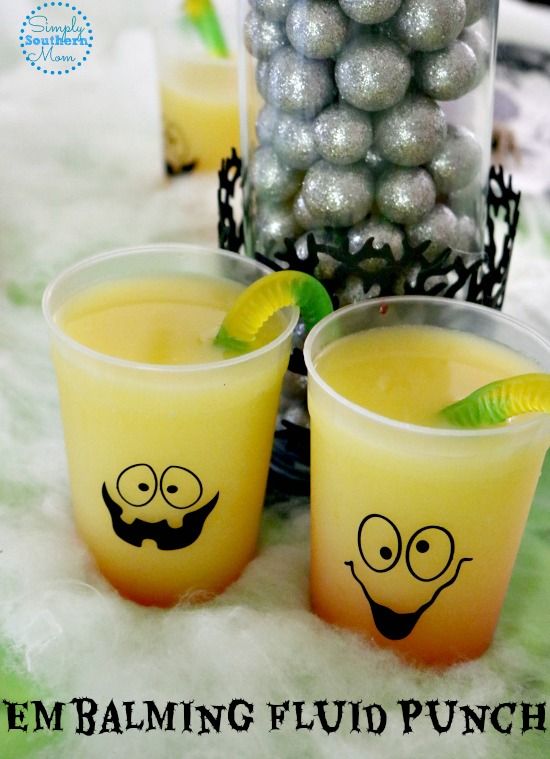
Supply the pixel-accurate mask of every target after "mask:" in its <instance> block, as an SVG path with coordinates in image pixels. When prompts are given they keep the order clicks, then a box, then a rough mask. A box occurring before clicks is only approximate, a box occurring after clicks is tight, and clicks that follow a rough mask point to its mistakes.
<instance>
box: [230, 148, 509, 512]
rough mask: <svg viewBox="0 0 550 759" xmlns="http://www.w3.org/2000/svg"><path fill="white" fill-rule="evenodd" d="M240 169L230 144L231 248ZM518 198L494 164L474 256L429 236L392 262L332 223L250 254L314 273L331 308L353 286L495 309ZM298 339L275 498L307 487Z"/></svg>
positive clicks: (385, 252)
mask: <svg viewBox="0 0 550 759" xmlns="http://www.w3.org/2000/svg"><path fill="white" fill-rule="evenodd" d="M241 169H242V164H241V160H240V158H239V156H238V155H237V153H236V151H235V150H233V151H232V154H231V157H229V158H228V159H226V160H225V161H223V162H222V167H221V169H220V171H219V189H218V206H219V221H218V236H219V244H220V247H222V248H224V249H225V250H232V251H234V252H235V253H243V252H244V251H243V248H244V233H243V225H242V222H240V223H239V222H237V221H236V217H237V216H238V214H236V213H235V211H236V208H235V204H236V203H237V202H238V201H237V198H236V190H237V189H238V188H239V186H240V178H241ZM519 202H520V193H518V192H516V191H515V190H513V189H512V179H511V177H505V176H504V172H503V170H502V168H500V167H498V168H497V167H492V168H491V171H490V174H489V184H488V194H487V219H486V229H485V246H484V250H483V251H481V252H480V253H477V254H472V253H461V252H459V251H454V250H451V249H450V248H448V249H446V250H444V251H443V252H442V253H440V254H439V255H437V257H435V258H434V257H426V256H425V255H424V253H425V251H426V250H427V249H428V248H429V245H430V241H429V240H426V241H425V242H423V243H422V244H421V245H418V246H416V247H412V246H410V245H409V244H408V243H407V241H406V240H404V242H403V255H402V256H401V257H400V259H399V260H398V261H397V260H396V259H395V257H394V256H393V255H392V251H391V249H390V247H389V246H388V245H385V246H382V247H374V246H373V239H368V240H367V241H366V242H365V244H364V245H363V246H362V248H360V249H359V250H358V251H356V252H354V253H350V250H349V242H348V237H347V235H346V234H339V233H338V230H334V229H332V230H325V231H326V236H324V238H323V242H320V241H319V239H318V237H317V236H315V235H314V234H313V233H311V234H308V235H307V238H305V239H306V243H305V244H304V243H303V240H302V242H299V241H297V240H293V239H286V240H285V248H284V250H280V251H276V252H274V253H272V254H271V255H270V257H269V258H268V257H267V256H265V255H262V254H260V253H256V254H255V257H256V258H257V259H258V260H260V261H262V262H263V263H264V264H266V265H267V266H269V267H271V268H272V269H274V270H279V269H286V268H290V269H296V270H298V271H304V272H306V273H308V274H312V275H313V276H315V277H316V278H317V279H319V280H320V281H321V282H322V283H323V285H324V286H325V287H326V289H327V290H328V292H329V294H330V296H331V298H332V300H333V303H334V307H335V308H338V307H340V306H342V305H345V304H346V303H349V302H350V288H351V297H352V299H353V300H354V301H357V300H364V299H366V298H370V297H387V296H391V295H437V296H440V297H445V298H460V299H461V300H467V301H470V302H472V303H479V304H481V305H484V306H488V307H490V308H497V309H500V308H501V307H502V303H503V301H504V295H505V291H506V283H507V279H508V272H509V268H510V260H511V256H512V248H513V244H514V239H515V236H516V231H517V226H518V221H519ZM497 223H498V224H499V229H498V231H497V229H496V227H497ZM303 340H304V335H303V330H301V329H300V325H298V328H297V329H296V332H295V335H294V348H293V351H292V355H291V358H290V363H289V369H288V372H287V374H286V377H285V382H284V386H283V394H282V403H281V409H280V414H279V421H278V426H277V431H276V433H275V443H274V447H273V455H272V460H271V472H270V481H269V492H270V493H271V494H272V495H273V494H275V497H278V496H281V495H283V496H288V495H305V494H307V493H308V490H309V429H308V414H307V405H306V376H305V375H306V370H305V365H304V361H303V356H302V346H303Z"/></svg>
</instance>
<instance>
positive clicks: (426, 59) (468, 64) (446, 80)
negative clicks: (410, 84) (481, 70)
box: [415, 40, 478, 100]
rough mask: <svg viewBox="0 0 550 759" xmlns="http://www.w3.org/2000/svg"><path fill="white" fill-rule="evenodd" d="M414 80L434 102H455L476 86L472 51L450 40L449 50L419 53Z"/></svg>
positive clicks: (475, 63) (464, 44)
mask: <svg viewBox="0 0 550 759" xmlns="http://www.w3.org/2000/svg"><path fill="white" fill-rule="evenodd" d="M415 78H416V81H417V84H418V86H419V87H420V89H421V90H423V91H424V92H425V93H426V95H429V96H430V97H432V98H435V99H436V100H456V99H458V98H460V97H462V96H463V95H465V94H466V93H467V92H470V90H471V89H473V88H474V87H475V85H476V82H477V79H478V63H477V58H476V56H475V54H474V51H473V50H472V48H471V47H470V46H469V45H467V44H466V43H465V42H460V40H453V42H451V44H450V45H449V46H448V47H444V48H443V49H442V50H436V51H435V52H433V53H419V54H418V55H417V57H416V60H415Z"/></svg>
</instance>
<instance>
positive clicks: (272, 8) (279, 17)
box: [252, 0, 294, 21]
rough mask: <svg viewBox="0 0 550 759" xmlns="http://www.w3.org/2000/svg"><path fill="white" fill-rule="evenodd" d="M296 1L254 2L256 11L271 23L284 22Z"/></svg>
mask: <svg viewBox="0 0 550 759" xmlns="http://www.w3.org/2000/svg"><path fill="white" fill-rule="evenodd" d="M293 2H294V0H253V2H252V5H254V7H255V8H256V10H258V11H260V13H263V15H264V16H265V17H266V18H268V19H269V20H270V21H284V20H285V18H286V16H287V13H288V11H289V10H290V7H291V5H292V3H293Z"/></svg>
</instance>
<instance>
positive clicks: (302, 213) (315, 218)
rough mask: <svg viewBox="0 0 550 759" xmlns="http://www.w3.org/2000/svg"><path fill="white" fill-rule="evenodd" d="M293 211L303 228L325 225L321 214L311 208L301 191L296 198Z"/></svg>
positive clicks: (309, 228) (315, 227)
mask: <svg viewBox="0 0 550 759" xmlns="http://www.w3.org/2000/svg"><path fill="white" fill-rule="evenodd" d="M293 211H294V217H295V219H296V221H297V222H298V224H299V225H300V226H301V227H302V229H307V230H312V229H317V228H319V227H322V226H323V219H322V218H321V215H320V214H314V213H312V212H311V211H310V210H309V208H308V207H307V205H306V201H305V200H304V196H303V195H302V193H301V192H299V193H298V195H296V198H295V199H294V205H293Z"/></svg>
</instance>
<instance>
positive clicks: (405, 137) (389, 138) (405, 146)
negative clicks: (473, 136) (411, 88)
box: [375, 94, 447, 166]
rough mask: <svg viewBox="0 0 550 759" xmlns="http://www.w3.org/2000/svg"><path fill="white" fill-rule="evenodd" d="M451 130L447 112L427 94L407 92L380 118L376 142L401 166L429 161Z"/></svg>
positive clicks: (388, 157)
mask: <svg viewBox="0 0 550 759" xmlns="http://www.w3.org/2000/svg"><path fill="white" fill-rule="evenodd" d="M446 134H447V122H446V120H445V114H444V113H443V111H442V110H441V108H440V107H439V105H438V104H437V103H436V102H435V101H434V100H432V99H431V98H429V97H427V96H425V95H416V94H414V95H412V94H411V95H407V96H406V97H404V98H403V100H402V101H401V102H400V103H398V104H397V105H395V106H394V107H393V108H390V109H389V110H387V111H385V112H384V113H382V114H380V115H379V116H378V118H377V119H376V126H375V146H376V147H377V148H378V151H379V152H380V154H381V155H382V156H383V157H384V158H385V159H386V160H388V161H390V162H391V163H395V164H397V165H398V166H420V165H421V164H423V163H427V162H428V161H429V160H430V159H431V158H432V156H433V155H434V154H435V153H436V151H437V150H439V148H440V147H441V145H442V144H443V142H444V140H445V136H446Z"/></svg>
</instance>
